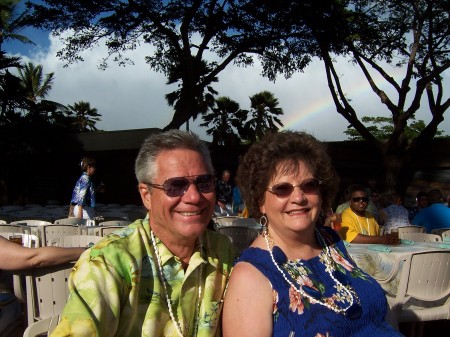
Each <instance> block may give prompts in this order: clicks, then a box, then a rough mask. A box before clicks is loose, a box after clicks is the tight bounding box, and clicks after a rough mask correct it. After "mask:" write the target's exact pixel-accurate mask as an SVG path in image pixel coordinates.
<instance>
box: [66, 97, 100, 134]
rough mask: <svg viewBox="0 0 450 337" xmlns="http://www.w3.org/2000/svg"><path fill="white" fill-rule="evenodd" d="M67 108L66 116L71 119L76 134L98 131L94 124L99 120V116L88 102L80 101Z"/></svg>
mask: <svg viewBox="0 0 450 337" xmlns="http://www.w3.org/2000/svg"><path fill="white" fill-rule="evenodd" d="M67 107H68V108H69V112H68V115H69V116H70V117H71V118H72V119H73V122H72V126H73V127H74V129H75V130H76V131H77V132H93V131H98V129H97V127H96V126H95V123H96V122H99V121H100V120H101V119H100V117H101V114H99V113H98V111H97V109H96V108H91V104H90V103H89V102H83V101H80V102H76V103H74V104H73V105H68V106H67Z"/></svg>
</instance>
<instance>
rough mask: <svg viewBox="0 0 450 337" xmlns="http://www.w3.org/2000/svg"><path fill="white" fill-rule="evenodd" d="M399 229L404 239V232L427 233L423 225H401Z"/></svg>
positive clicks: (401, 237) (399, 233)
mask: <svg viewBox="0 0 450 337" xmlns="http://www.w3.org/2000/svg"><path fill="white" fill-rule="evenodd" d="M397 230H398V237H399V238H400V239H404V238H403V234H407V233H425V227H422V226H400V227H397Z"/></svg>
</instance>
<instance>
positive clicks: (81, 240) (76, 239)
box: [49, 234, 102, 247]
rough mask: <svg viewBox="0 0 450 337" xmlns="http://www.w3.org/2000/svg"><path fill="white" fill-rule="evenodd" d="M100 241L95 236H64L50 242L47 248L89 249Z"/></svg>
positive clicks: (99, 237) (99, 238) (98, 237)
mask: <svg viewBox="0 0 450 337" xmlns="http://www.w3.org/2000/svg"><path fill="white" fill-rule="evenodd" d="M101 239H102V237H101V236H97V235H84V234H81V235H65V236H62V237H60V238H54V239H51V240H50V243H49V246H58V247H90V246H92V245H95V244H96V243H97V242H99V241H100V240H101Z"/></svg>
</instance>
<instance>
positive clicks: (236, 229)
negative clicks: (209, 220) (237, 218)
mask: <svg viewBox="0 0 450 337" xmlns="http://www.w3.org/2000/svg"><path fill="white" fill-rule="evenodd" d="M217 231H218V232H219V233H221V234H224V235H226V236H228V237H229V238H230V240H231V243H232V244H233V245H234V246H235V247H236V248H237V249H238V250H239V251H242V250H244V249H245V248H247V247H248V246H250V245H251V243H252V242H253V240H255V239H256V237H257V236H258V230H257V229H256V228H251V227H248V226H227V227H218V228H217Z"/></svg>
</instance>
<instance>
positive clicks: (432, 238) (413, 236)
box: [399, 233, 442, 242]
mask: <svg viewBox="0 0 450 337" xmlns="http://www.w3.org/2000/svg"><path fill="white" fill-rule="evenodd" d="M399 237H400V236H399ZM401 239H404V240H411V241H415V242H440V241H442V238H441V236H440V235H437V234H429V233H406V234H403V235H402V237H401Z"/></svg>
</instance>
